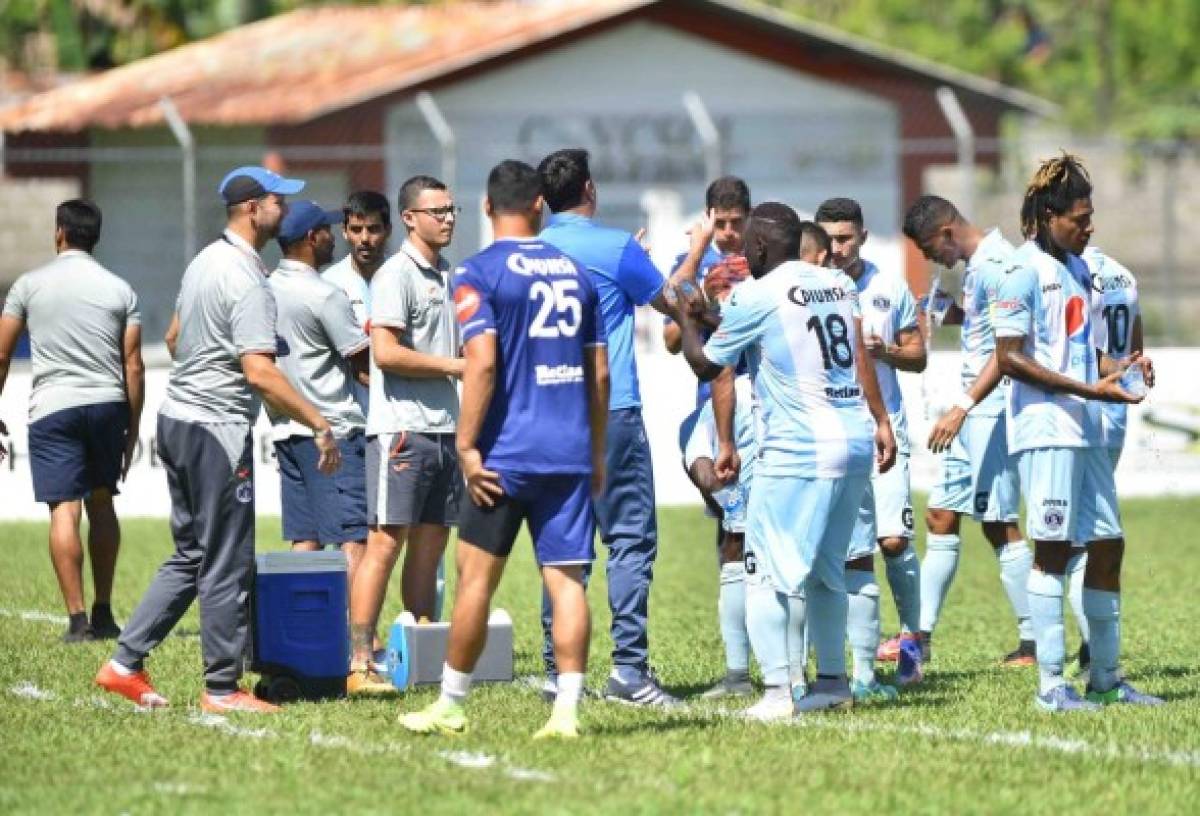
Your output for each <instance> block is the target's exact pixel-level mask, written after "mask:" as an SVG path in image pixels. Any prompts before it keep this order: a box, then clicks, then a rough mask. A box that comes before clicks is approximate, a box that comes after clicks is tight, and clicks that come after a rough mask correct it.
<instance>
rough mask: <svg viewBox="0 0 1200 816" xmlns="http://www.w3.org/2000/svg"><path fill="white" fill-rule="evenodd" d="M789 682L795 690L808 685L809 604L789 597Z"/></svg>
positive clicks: (794, 597)
mask: <svg viewBox="0 0 1200 816" xmlns="http://www.w3.org/2000/svg"><path fill="white" fill-rule="evenodd" d="M787 605H788V635H787V638H788V680H789V681H790V682H791V684H792V686H793V688H794V687H795V686H797V685H799V686H801V687H804V686H807V685H808V625H807V624H808V602H807V601H806V599H805V597H804V596H803V595H788V596H787Z"/></svg>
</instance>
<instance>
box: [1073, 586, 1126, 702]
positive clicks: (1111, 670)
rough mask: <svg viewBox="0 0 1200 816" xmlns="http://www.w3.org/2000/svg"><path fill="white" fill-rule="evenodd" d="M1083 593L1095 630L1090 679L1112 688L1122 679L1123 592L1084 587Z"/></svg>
mask: <svg viewBox="0 0 1200 816" xmlns="http://www.w3.org/2000/svg"><path fill="white" fill-rule="evenodd" d="M1082 595H1083V601H1082V603H1083V611H1084V613H1085V614H1086V615H1087V621H1088V626H1089V627H1090V628H1091V632H1092V636H1091V638H1090V639H1089V640H1088V648H1089V649H1090V650H1091V653H1092V666H1091V677H1090V678H1089V679H1090V680H1091V686H1092V688H1093V689H1094V690H1096V691H1108V690H1109V689H1110V688H1112V687H1113V686H1115V685H1116V684H1117V682H1118V679H1119V671H1118V668H1119V663H1120V657H1121V593H1119V592H1108V591H1107V590H1103V589H1092V588H1091V587H1084V588H1083V592H1082Z"/></svg>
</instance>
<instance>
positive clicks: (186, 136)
mask: <svg viewBox="0 0 1200 816" xmlns="http://www.w3.org/2000/svg"><path fill="white" fill-rule="evenodd" d="M158 106H159V107H160V108H162V112H163V118H164V119H166V120H167V126H168V127H170V128H171V133H172V134H173V135H174V136H175V141H177V142H179V149H180V151H181V152H182V153H183V261H184V263H185V264H186V263H189V262H191V260H192V258H193V257H194V256H195V254H196V140H195V138H193V136H192V131H191V129H189V128H188V126H187V122H185V121H183V117H182V116H180V115H179V109H178V108H176V107H175V103H174V102H172V101H171V97H169V96H164V97H163V98H162V99H160V100H158Z"/></svg>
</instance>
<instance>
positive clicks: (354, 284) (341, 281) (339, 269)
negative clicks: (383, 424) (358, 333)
mask: <svg viewBox="0 0 1200 816" xmlns="http://www.w3.org/2000/svg"><path fill="white" fill-rule="evenodd" d="M321 279H322V280H324V281H327V282H329V283H332V284H333V285H334V286H336V287H338V288H339V289H341V290H342V291H343V292H345V293H346V297H348V298H349V299H350V308H351V309H352V310H353V311H354V317H355V318H356V319H357V320H358V325H359V326H361V327H362V330H363V332H365V333H366V334H367V335H370V333H371V326H370V322H371V284H369V283H368V282H367V281H366V279H364V278H363V276H362V275H360V274H358V270H357V269H355V268H354V255H353V253H351V254H348V255H347V256H346V257H345V258H342V259H341V260H340V261H338V262H337V263H335V264H333V265H332V266H330V267H329V268H328V269H326V270H325V271H324V272H322V273H321ZM352 389H353V391H354V398H355V399H356V400H358V407H359V408H361V409H362V412H363V416H366V414H367V404H368V402H369V401H370V399H371V392H370V389H369V388H367V386H365V385H363V384H361V383H359V382H355V383H353V385H352Z"/></svg>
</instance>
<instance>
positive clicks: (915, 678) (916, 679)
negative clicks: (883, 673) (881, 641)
mask: <svg viewBox="0 0 1200 816" xmlns="http://www.w3.org/2000/svg"><path fill="white" fill-rule="evenodd" d="M924 679H925V664H924V663H923V662H922V660H921V641H920V640H919V639H918V638H916V637H914V636H912V635H905V636H904V637H902V638H900V656H899V659H897V661H896V685H898V686H913V685H916V684H917V683H920V682H921V681H922V680H924Z"/></svg>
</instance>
